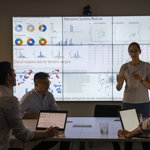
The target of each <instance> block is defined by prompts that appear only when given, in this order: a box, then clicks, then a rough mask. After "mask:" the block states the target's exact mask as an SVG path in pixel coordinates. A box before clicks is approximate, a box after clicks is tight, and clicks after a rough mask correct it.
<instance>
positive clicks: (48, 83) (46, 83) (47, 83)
mask: <svg viewBox="0 0 150 150" xmlns="http://www.w3.org/2000/svg"><path fill="white" fill-rule="evenodd" d="M38 83H42V84H44V85H50V84H51V82H50V81H49V82H38Z"/></svg>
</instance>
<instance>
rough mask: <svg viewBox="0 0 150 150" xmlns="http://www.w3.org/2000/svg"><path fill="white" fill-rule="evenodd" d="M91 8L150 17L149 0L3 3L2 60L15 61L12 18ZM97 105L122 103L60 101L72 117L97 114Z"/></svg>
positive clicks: (0, 17) (3, 0)
mask: <svg viewBox="0 0 150 150" xmlns="http://www.w3.org/2000/svg"><path fill="white" fill-rule="evenodd" d="M86 5H90V6H91V11H92V15H93V16H128V15H132V16H133V15H150V9H149V6H150V1H149V0H143V1H142V0H113V1H112V0H74V1H73V0H53V1H52V0H25V1H23V0H1V1H0V46H1V47H0V61H4V60H7V61H10V62H11V63H13V62H12V59H13V56H12V54H13V53H12V17H17V16H82V12H83V7H85V6H86ZM95 104H120V105H121V102H107V103H106V102H105V103H100V102H72V103H71V102H64V103H63V102H59V103H58V105H59V107H60V109H63V110H68V111H69V116H77V117H78V116H81V117H82V116H86V117H88V116H89V117H90V116H93V115H94V106H95Z"/></svg>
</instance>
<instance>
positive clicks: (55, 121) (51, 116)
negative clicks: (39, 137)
mask: <svg viewBox="0 0 150 150" xmlns="http://www.w3.org/2000/svg"><path fill="white" fill-rule="evenodd" d="M67 115H68V111H49V110H41V111H40V114H39V118H38V121H37V125H36V130H46V129H47V128H49V127H50V126H53V127H55V126H57V127H59V131H65V127H66V120H67Z"/></svg>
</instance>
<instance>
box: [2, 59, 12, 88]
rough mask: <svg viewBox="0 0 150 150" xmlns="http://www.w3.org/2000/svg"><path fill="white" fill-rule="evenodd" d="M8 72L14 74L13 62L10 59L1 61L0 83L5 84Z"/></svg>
mask: <svg viewBox="0 0 150 150" xmlns="http://www.w3.org/2000/svg"><path fill="white" fill-rule="evenodd" d="M8 74H9V75H12V68H11V63H10V62H8V61H2V62H0V85H5V82H6V78H7V75H8Z"/></svg>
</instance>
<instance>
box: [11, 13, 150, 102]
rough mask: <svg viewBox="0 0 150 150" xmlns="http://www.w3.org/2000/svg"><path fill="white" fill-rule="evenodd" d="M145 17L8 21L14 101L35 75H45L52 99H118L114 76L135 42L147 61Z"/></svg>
mask: <svg viewBox="0 0 150 150" xmlns="http://www.w3.org/2000/svg"><path fill="white" fill-rule="evenodd" d="M149 20H150V16H107V17H103V16H93V17H91V16H90V17H13V67H14V69H15V72H16V79H17V80H16V82H17V85H16V87H15V88H14V95H15V96H16V97H18V99H19V100H20V99H21V98H22V96H23V95H24V94H25V93H27V92H28V91H30V90H32V89H33V88H34V82H33V77H34V74H35V73H37V72H41V71H42V72H46V73H48V74H49V76H50V77H49V80H50V81H51V85H50V87H49V91H50V92H51V93H53V95H54V97H55V99H56V101H121V100H122V98H123V92H124V88H125V87H124V86H125V83H124V86H123V89H122V90H121V91H119V92H118V91H117V90H116V84H117V82H116V74H118V73H119V70H120V67H121V66H122V65H123V64H124V63H127V62H129V61H131V58H130V56H129V54H128V45H129V44H130V43H131V42H138V43H139V44H140V46H141V49H142V53H141V55H140V59H141V60H143V61H146V62H149V63H150V26H149V25H148V24H149V23H150V21H149Z"/></svg>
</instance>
